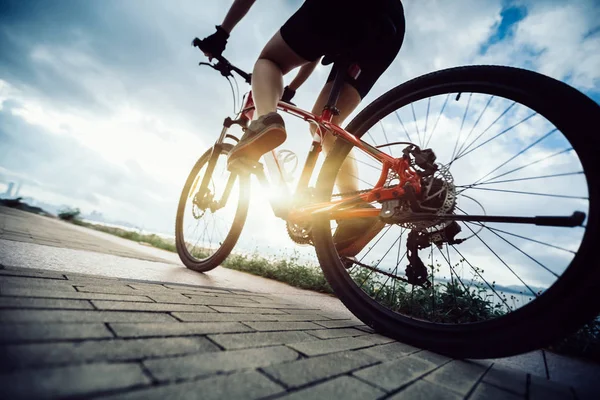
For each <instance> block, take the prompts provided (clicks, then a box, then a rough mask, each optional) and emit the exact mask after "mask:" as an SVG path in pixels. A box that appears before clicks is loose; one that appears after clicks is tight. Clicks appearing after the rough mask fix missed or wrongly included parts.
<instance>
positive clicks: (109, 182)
mask: <svg viewBox="0 0 600 400" xmlns="http://www.w3.org/2000/svg"><path fill="white" fill-rule="evenodd" d="M300 3H301V2H300V1H292V0H290V1H274V0H258V1H257V2H256V4H255V6H254V8H253V9H252V10H251V11H250V13H249V14H248V16H247V17H246V19H245V20H244V21H242V22H241V23H240V24H239V25H238V27H237V28H236V29H235V31H234V32H233V34H232V36H231V39H230V42H229V45H228V48H227V50H226V53H225V55H226V56H227V57H228V58H230V59H231V60H232V61H234V62H235V63H236V64H237V65H239V66H240V67H242V68H243V69H246V70H250V69H251V68H252V65H253V62H254V61H255V59H256V57H257V55H258V54H259V52H260V50H261V49H262V46H263V45H264V43H265V42H266V41H267V40H268V39H269V37H270V36H271V35H272V34H273V33H274V32H276V31H277V29H278V28H279V26H280V25H281V24H282V23H283V22H285V20H286V19H287V18H288V17H289V16H290V15H291V14H292V13H293V12H294V11H295V9H296V8H297V7H298V6H299V4H300ZM229 4H230V1H216V0H215V1H208V0H202V1H199V0H176V1H168V2H167V1H164V0H144V1H142V0H138V1H116V0H102V1H100V0H97V1H81V0H61V1H58V0H56V1H55V0H44V1H31V0H28V1H20V0H15V1H7V0H0V191H3V188H4V185H5V184H6V183H7V182H10V181H21V182H22V183H23V189H22V192H21V195H23V196H31V197H34V198H36V199H39V200H41V201H44V202H48V203H53V204H58V205H60V204H65V205H70V206H76V207H80V208H81V209H82V210H83V211H84V212H87V213H89V212H91V211H93V210H97V211H101V212H102V213H104V215H105V216H106V217H108V218H111V219H113V220H123V221H128V222H130V223H132V224H135V225H137V226H140V227H144V228H145V229H148V230H155V231H160V232H165V233H170V232H172V227H173V225H174V216H175V211H176V204H177V200H178V197H179V193H180V190H181V188H182V186H183V183H184V181H185V178H186V176H187V173H188V171H189V169H190V168H191V166H192V165H193V164H194V162H195V160H196V159H197V157H198V156H200V155H201V154H202V153H203V152H204V151H205V149H206V148H208V146H210V143H211V141H213V140H214V139H215V138H216V135H217V134H218V132H219V130H220V126H221V123H222V120H223V118H224V117H225V116H227V115H228V114H229V113H230V112H231V111H230V110H231V107H232V100H231V94H230V91H229V86H228V84H227V82H225V81H224V80H223V79H220V78H219V76H218V75H216V74H215V73H214V71H211V70H209V69H199V68H198V67H197V63H198V62H199V61H203V57H202V55H201V54H200V53H199V52H198V51H196V50H194V49H193V48H192V47H190V45H189V44H190V41H191V39H192V38H193V37H195V36H198V37H203V36H205V35H207V34H210V33H212V32H213V29H214V25H216V24H218V23H220V22H221V20H222V18H223V16H224V15H225V12H226V10H227V8H228V5H229ZM404 5H405V10H406V21H407V34H406V39H405V43H404V46H403V48H402V50H401V51H400V54H399V56H398V57H397V59H396V60H395V61H394V63H393V64H392V66H391V67H390V68H389V69H388V71H386V73H385V74H384V75H383V76H382V78H381V79H380V80H379V81H378V82H377V84H376V85H375V87H374V88H373V90H372V92H371V93H370V94H369V95H368V96H367V98H366V99H365V100H364V102H363V104H362V106H361V107H363V106H365V105H367V104H368V103H369V102H370V101H372V100H374V99H375V98H376V97H378V96H379V95H381V94H382V93H384V92H385V91H387V90H389V89H391V88H392V87H394V86H396V85H397V84H399V83H401V82H403V81H406V80H408V79H410V78H413V77H416V76H418V75H421V74H424V73H427V72H431V71H433V70H437V69H440V68H446V67H451V66H456V65H463V64H487V63H489V64H502V65H512V66H521V67H525V68H529V69H533V70H536V71H539V72H541V73H544V74H547V75H549V76H552V77H554V78H556V79H560V80H564V81H566V82H568V83H569V84H571V85H573V86H575V87H576V88H578V89H580V90H582V91H584V92H585V93H587V94H588V95H590V96H591V97H593V98H594V99H595V100H596V101H599V100H600V72H599V71H600V30H599V29H600V26H599V22H598V21H600V6H599V5H598V3H597V2H595V1H594V0H589V1H584V0H581V1H577V2H571V1H558V0H541V1H526V0H515V1H509V2H508V1H500V0H497V1H493V0H490V1H480V0H457V1H452V2H448V1H441V0H438V1H434V0H418V1H417V0H406V1H404ZM328 71H329V69H328V67H322V66H320V67H319V68H318V69H317V71H316V72H315V73H314V75H313V76H312V77H311V78H310V79H309V81H308V82H307V83H306V84H305V86H304V87H302V88H301V89H300V90H299V92H298V94H297V97H296V102H297V104H299V105H300V106H302V107H304V108H307V109H310V107H311V106H312V103H311V102H312V100H313V99H314V98H315V97H316V94H317V93H318V91H319V89H320V86H321V85H322V84H323V82H324V81H325V78H326V76H327V74H328ZM287 79H288V81H289V79H291V76H288V77H287ZM240 84H241V82H240ZM305 130H306V128H305V127H304V126H303V125H301V124H294V123H291V125H289V131H290V134H289V139H288V140H289V141H288V143H287V144H286V145H285V147H287V148H293V149H298V148H304V147H306V146H308V143H307V140H306V138H307V135H306V134H305V133H303V131H305ZM302 155H303V153H299V156H302ZM253 206H256V207H258V209H263V208H264V204H262V203H261V202H260V200H259V199H258V198H256V199H254V198H253ZM251 212H252V211H251ZM267 212H268V211H267ZM262 215H269V214H262ZM265 218H267V217H265ZM249 223H250V224H252V223H253V222H252V221H250V222H249ZM255 223H258V222H255ZM260 223H261V224H266V226H268V229H273V231H275V229H276V228H277V229H281V226H282V225H281V221H278V220H276V219H275V217H271V216H270V215H269V217H268V220H266V221H264V220H263V221H260ZM280 236H281V235H280ZM282 243H283V242H282ZM286 243H287V245H289V246H290V247H291V246H292V243H291V242H289V240H288V242H286ZM283 245H286V244H285V243H284V244H283Z"/></svg>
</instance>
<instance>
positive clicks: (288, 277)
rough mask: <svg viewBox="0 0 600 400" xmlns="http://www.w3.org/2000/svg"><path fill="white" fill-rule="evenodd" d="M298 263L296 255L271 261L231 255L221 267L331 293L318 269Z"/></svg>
mask: <svg viewBox="0 0 600 400" xmlns="http://www.w3.org/2000/svg"><path fill="white" fill-rule="evenodd" d="M298 261H299V260H298V257H297V255H294V256H291V257H286V258H282V259H279V260H274V261H271V260H268V259H266V258H264V257H260V256H258V255H256V254H253V255H251V256H245V255H235V254H232V255H230V256H229V258H228V259H227V260H226V261H225V263H223V266H224V267H226V268H230V269H235V270H237V271H243V272H248V273H250V274H254V275H259V276H262V277H265V278H269V279H274V280H277V281H280V282H285V283H287V284H289V285H291V286H295V287H298V288H301V289H307V290H314V291H316V292H321V293H333V290H332V289H331V287H330V286H329V284H328V283H327V281H326V280H325V276H323V273H322V272H321V269H320V268H318V267H316V266H306V265H301V264H300V263H299V262H298Z"/></svg>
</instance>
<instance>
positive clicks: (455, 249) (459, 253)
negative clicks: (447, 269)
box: [452, 245, 535, 310]
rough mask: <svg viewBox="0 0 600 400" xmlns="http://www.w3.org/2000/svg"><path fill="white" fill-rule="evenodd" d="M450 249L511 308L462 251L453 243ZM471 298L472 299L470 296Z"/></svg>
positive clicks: (508, 308)
mask: <svg viewBox="0 0 600 400" xmlns="http://www.w3.org/2000/svg"><path fill="white" fill-rule="evenodd" d="M452 249H453V250H454V251H456V252H457V253H458V255H459V256H460V257H461V258H462V259H463V260H465V262H466V263H467V264H468V265H469V267H470V268H471V270H472V271H473V272H475V273H476V274H477V276H479V278H481V280H483V282H484V283H485V284H486V286H487V287H489V288H490V290H491V291H492V292H494V294H495V295H496V296H498V298H499V299H500V300H501V301H502V302H503V303H504V305H505V306H506V308H507V310H511V308H510V306H509V305H508V304H507V303H506V300H504V298H503V297H502V296H500V295H499V294H498V292H497V291H496V289H495V288H494V287H493V285H490V283H489V282H488V281H487V280H486V279H485V278H484V277H483V276H481V274H480V273H479V271H478V270H477V268H475V267H474V266H473V264H471V263H470V262H469V260H467V259H466V258H465V256H463V255H462V253H461V252H460V251H459V250H458V249H457V248H456V246H454V245H453V246H452ZM526 286H527V285H526ZM527 288H529V286H527ZM529 290H531V289H529ZM534 295H535V293H534ZM471 299H472V297H471Z"/></svg>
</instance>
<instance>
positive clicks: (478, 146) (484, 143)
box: [454, 112, 537, 161]
mask: <svg viewBox="0 0 600 400" xmlns="http://www.w3.org/2000/svg"><path fill="white" fill-rule="evenodd" d="M535 115H537V113H536V112H533V113H531V114H529V115H528V116H527V117H525V118H523V119H522V120H521V121H519V122H517V123H516V124H514V125H511V126H510V127H508V128H506V129H504V130H503V131H502V132H500V133H498V134H496V135H495V136H493V137H491V138H489V139H488V140H486V141H485V142H483V143H481V144H479V145H477V146H475V147H474V148H472V149H471V150H465V151H464V152H463V153H462V154H461V155H459V156H457V157H456V158H455V160H454V161H456V160H458V159H459V158H463V157H464V156H466V155H467V154H469V153H472V152H474V151H475V150H477V149H479V148H481V147H483V146H485V145H486V144H488V143H489V142H491V141H492V140H494V139H497V138H499V137H500V136H502V135H505V134H506V133H508V132H510V131H511V130H513V129H514V128H516V127H517V126H519V125H521V124H522V123H524V122H526V121H528V120H529V119H531V118H533V117H534V116H535Z"/></svg>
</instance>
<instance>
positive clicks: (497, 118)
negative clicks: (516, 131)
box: [456, 102, 517, 160]
mask: <svg viewBox="0 0 600 400" xmlns="http://www.w3.org/2000/svg"><path fill="white" fill-rule="evenodd" d="M515 104H517V103H516V102H513V103H512V104H511V105H510V106H508V107H507V108H506V109H505V110H504V111H503V112H502V114H500V115H499V116H498V117H496V119H495V120H494V121H493V122H492V123H491V124H489V125H488V127H487V128H485V129H484V130H483V132H481V133H480V134H479V135H478V136H477V137H476V138H475V140H473V141H472V142H471V143H469V145H468V146H467V147H465V149H464V150H463V152H462V153H459V154H458V155H457V156H456V160H458V159H459V158H461V157H462V156H463V154H464V152H466V151H467V150H469V148H470V147H471V146H472V145H474V144H475V143H476V142H477V141H478V140H479V138H481V137H482V136H483V135H485V134H486V132H487V131H488V130H490V129H491V128H492V126H494V125H496V122H498V121H500V119H502V117H504V116H505V115H506V113H508V112H509V111H510V110H511V109H512V108H513V107H514V106H515Z"/></svg>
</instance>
